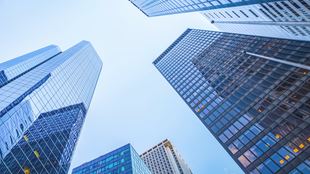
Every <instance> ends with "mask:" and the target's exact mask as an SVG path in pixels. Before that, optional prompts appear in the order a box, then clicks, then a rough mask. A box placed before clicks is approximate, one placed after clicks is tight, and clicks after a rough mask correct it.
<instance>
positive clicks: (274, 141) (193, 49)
mask: <svg viewBox="0 0 310 174" xmlns="http://www.w3.org/2000/svg"><path fill="white" fill-rule="evenodd" d="M153 64H154V65H155V67H156V68H157V69H158V70H159V71H160V73H161V74H162V75H163V76H164V77H165V78H166V80H167V81H168V82H169V83H170V85H171V86H172V87H173V88H174V89H175V90H176V92H177V93H178V94H179V95H180V96H181V97H182V99H183V100H184V101H185V102H186V103H187V105H188V106H189V107H190V108H191V109H192V111H193V112H194V113H195V114H196V115H197V117H198V118H199V119H200V120H201V122H202V123H203V124H204V125H205V126H206V127H207V128H208V129H209V131H210V132H211V133H212V134H213V135H214V137H215V138H216V139H217V140H218V141H219V143H220V144H221V145H222V146H223V147H224V148H225V150H226V151H227V152H228V153H229V154H230V156H231V157H232V158H233V159H234V160H235V161H236V163H237V164H238V165H239V166H240V167H241V168H242V169H243V171H244V172H246V173H255V174H256V173H264V174H265V173H291V174H293V173H294V174H296V173H309V172H310V167H309V166H310V148H309V145H310V124H309V123H310V122H309V121H310V120H309V119H310V117H309V115H310V73H309V70H310V67H309V64H310V42H305V41H295V40H285V39H274V38H267V37H258V36H249V35H240V34H232V33H221V32H212V31H204V30H192V29H188V30H186V31H185V32H184V33H183V34H182V35H181V36H180V37H179V38H178V39H177V40H176V41H175V42H174V43H173V44H172V45H171V46H170V47H169V48H168V49H167V50H165V51H164V52H163V53H162V54H161V55H160V56H159V57H158V58H157V59H156V60H155V61H154V62H153Z"/></svg>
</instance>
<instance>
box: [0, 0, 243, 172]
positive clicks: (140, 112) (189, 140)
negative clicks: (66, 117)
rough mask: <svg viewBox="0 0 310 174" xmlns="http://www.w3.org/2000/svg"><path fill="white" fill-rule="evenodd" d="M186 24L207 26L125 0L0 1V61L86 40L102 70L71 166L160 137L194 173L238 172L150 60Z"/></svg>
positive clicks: (139, 146) (202, 21)
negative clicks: (150, 13) (146, 11)
mask: <svg viewBox="0 0 310 174" xmlns="http://www.w3.org/2000/svg"><path fill="white" fill-rule="evenodd" d="M187 28H200V29H207V28H210V26H209V25H208V21H207V20H206V19H204V18H203V17H202V16H201V15H199V14H197V13H195V14H193V13H192V14H182V15H173V16H163V17H156V18H147V17H146V16H144V15H143V14H142V13H141V12H140V11H139V10H138V9H136V8H135V7H134V6H133V5H131V3H130V2H129V1H127V0H50V1H48V0H24V1H21V0H0V62H3V61H5V60H8V59H11V58H14V57H17V56H20V55H22V54H25V53H28V52H31V51H33V50H36V49H38V48H41V47H44V46H47V45H49V44H56V45H59V46H60V47H61V49H62V50H65V49H67V48H69V47H71V46H72V45H74V44H76V43H77V42H79V41H81V40H88V41H90V42H91V43H92V44H93V46H94V47H95V49H96V50H97V52H98V54H99V55H100V57H101V58H102V61H103V71H102V73H101V76H100V79H99V82H98V86H97V89H96V91H95V95H94V98H93V101H92V104H91V107H90V109H89V112H88V115H87V117H86V121H85V124H84V127H83V129H82V132H81V135H80V139H79V141H78V144H77V148H76V151H75V154H74V156H73V160H72V165H71V167H76V166H78V165H80V164H82V163H84V162H86V161H89V160H92V159H94V158H96V157H98V156H100V155H103V154H105V153H107V152H109V151H111V150H114V149H116V148H118V147H120V146H122V145H124V144H126V143H131V144H132V145H133V146H134V148H135V149H136V150H137V151H138V152H139V153H142V152H144V151H145V150H147V149H148V148H150V147H152V146H153V145H155V144H157V143H159V142H160V141H162V140H164V139H166V138H168V139H170V140H171V141H172V143H173V144H174V145H175V146H176V148H177V150H178V151H179V153H180V154H181V155H182V157H183V158H184V159H185V161H186V162H187V163H188V165H189V166H190V167H191V169H192V171H193V173H195V174H207V173H209V174H222V173H223V174H225V173H227V174H228V173H229V174H233V173H234V174H238V173H242V171H241V169H240V168H239V167H238V166H237V165H236V164H235V163H234V161H233V160H232V158H231V157H230V156H229V155H228V154H227V153H226V152H225V150H224V149H223V148H222V147H221V146H220V144H219V143H218V142H217V141H216V140H215V138H213V136H212V135H211V134H210V133H209V131H208V130H207V129H206V128H205V127H204V126H203V124H202V123H201V122H200V121H199V119H198V118H196V116H195V115H194V114H193V113H192V111H191V110H190V109H189V107H188V106H187V105H186V104H185V102H183V100H182V99H181V98H180V97H179V96H178V95H177V93H176V92H175V91H174V90H173V88H172V87H171V86H170V85H169V84H168V82H166V81H165V79H164V78H163V77H162V76H161V75H160V73H159V72H158V71H157V70H156V69H155V67H154V66H153V65H152V61H153V60H155V59H156V57H157V56H159V55H160V54H161V53H162V52H163V51H164V50H165V49H166V48H167V47H168V46H169V45H170V44H171V43H172V42H173V41H174V40H175V39H176V38H177V37H178V36H179V35H180V34H181V33H182V32H183V31H185V29H187Z"/></svg>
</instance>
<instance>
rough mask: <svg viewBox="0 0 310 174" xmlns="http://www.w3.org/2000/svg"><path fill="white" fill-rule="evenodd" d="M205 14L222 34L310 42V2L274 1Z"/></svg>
mask: <svg viewBox="0 0 310 174" xmlns="http://www.w3.org/2000/svg"><path fill="white" fill-rule="evenodd" d="M202 14H203V15H205V16H206V17H207V19H208V20H209V21H210V22H211V23H212V24H213V25H214V26H215V27H216V28H217V29H218V30H219V31H223V32H232V33H239V34H250V35H258V36H268V37H277V38H286V39H298V40H308V41H310V1H306V0H283V1H275V2H274V1H272V2H265V3H259V4H252V5H244V6H237V7H229V8H222V9H214V10H207V11H204V12H202Z"/></svg>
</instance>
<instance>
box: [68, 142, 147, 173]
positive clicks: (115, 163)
mask: <svg viewBox="0 0 310 174" xmlns="http://www.w3.org/2000/svg"><path fill="white" fill-rule="evenodd" d="M92 173H102V174H151V172H150V170H149V169H148V168H147V166H146V165H145V164H144V162H143V161H142V159H141V158H140V156H139V155H138V153H137V152H136V151H135V149H134V148H133V147H132V146H131V145H130V144H127V145H125V146H123V147H120V148H118V149H116V150H114V151H112V152H109V153H107V154H105V155H103V156H101V157H99V158H96V159H94V160H92V161H90V162H87V163H84V164H82V165H80V166H78V167H76V168H74V169H73V171H72V174H92Z"/></svg>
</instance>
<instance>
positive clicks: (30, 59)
mask: <svg viewBox="0 0 310 174" xmlns="http://www.w3.org/2000/svg"><path fill="white" fill-rule="evenodd" d="M101 67H102V62H101V60H100V58H99V56H98V55H97V53H96V51H95V50H94V48H93V47H92V46H91V44H90V43H89V42H87V41H82V42H80V43H79V44H77V45H75V46H73V47H72V48H70V49H68V50H66V51H64V52H61V51H60V49H59V48H58V47H57V46H54V45H51V46H48V47H45V48H42V49H39V50H37V51H34V52H32V53H29V54H26V55H23V56H21V57H18V58H15V59H12V60H10V61H7V62H4V63H2V64H0V119H1V122H0V159H1V161H0V171H1V173H14V174H15V173H16V174H17V173H26V174H29V173H67V172H68V170H69V166H70V162H71V157H72V154H73V151H74V148H75V145H76V143H77V139H78V135H79V133H80V130H81V127H82V125H83V122H84V119H85V116H86V113H87V110H88V107H89V105H90V102H91V98H92V95H93V92H94V90H95V87H96V83H97V80H98V77H99V74H100V71H101Z"/></svg>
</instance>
